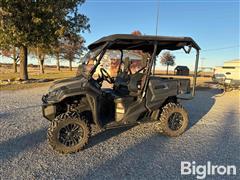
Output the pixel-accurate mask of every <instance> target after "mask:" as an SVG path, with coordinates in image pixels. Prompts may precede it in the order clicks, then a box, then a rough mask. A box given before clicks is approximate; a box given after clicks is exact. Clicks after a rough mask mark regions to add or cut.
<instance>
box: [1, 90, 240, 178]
mask: <svg viewBox="0 0 240 180" xmlns="http://www.w3.org/2000/svg"><path fill="white" fill-rule="evenodd" d="M45 91H46V87H41V88H37V89H28V90H20V91H0V165H1V166H0V179H51V178H54V179H186V178H189V179H193V178H195V176H191V175H189V176H181V175H180V163H181V161H190V162H192V161H196V164H206V163H207V161H211V162H212V164H217V165H236V166H238V167H240V151H239V147H240V146H239V145H240V123H239V121H240V120H239V117H240V112H239V107H240V106H239V105H240V104H239V103H240V102H239V95H240V93H239V91H232V92H229V93H226V94H225V95H224V96H221V97H216V96H218V93H219V92H218V91H217V90H205V91H198V92H197V96H196V98H195V99H194V100H191V101H185V102H183V105H184V107H185V108H186V109H187V110H188V111H189V114H190V121H191V122H190V128H189V130H188V131H187V132H186V133H184V134H183V135H182V136H180V137H177V138H168V137H165V136H162V135H159V134H158V133H157V131H156V129H155V128H154V124H151V123H149V124H142V125H139V126H135V127H133V128H121V129H117V130H116V129H115V130H110V131H105V132H101V133H99V134H96V132H94V134H93V137H92V139H91V140H90V143H89V145H88V146H87V148H86V149H85V150H84V151H82V152H79V153H76V154H71V155H60V154H58V153H56V152H54V151H53V150H51V148H50V147H49V146H48V144H47V141H46V129H47V126H48V121H47V120H45V119H44V118H42V115H41V107H40V106H39V105H40V103H41V96H42V94H43V93H44V92H45ZM209 178H210V179H240V171H238V173H237V176H221V177H218V176H209Z"/></svg>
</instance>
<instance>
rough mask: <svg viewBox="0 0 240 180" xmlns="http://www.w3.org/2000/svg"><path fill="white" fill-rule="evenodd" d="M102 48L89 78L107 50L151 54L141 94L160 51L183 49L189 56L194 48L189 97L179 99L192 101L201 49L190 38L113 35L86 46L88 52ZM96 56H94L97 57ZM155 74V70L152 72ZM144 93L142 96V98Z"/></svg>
mask: <svg viewBox="0 0 240 180" xmlns="http://www.w3.org/2000/svg"><path fill="white" fill-rule="evenodd" d="M99 47H101V48H102V51H100V54H98V55H99V58H98V60H97V63H96V65H95V67H94V68H93V69H92V70H91V72H90V74H89V76H92V75H93V73H94V72H95V70H96V67H97V66H98V65H99V64H100V61H101V58H102V57H103V55H104V53H105V51H106V50H107V49H111V50H123V49H124V50H139V49H141V50H142V51H143V52H147V53H149V54H151V55H152V56H151V59H150V61H149V63H148V64H147V79H146V81H145V84H144V87H143V92H146V91H145V89H146V88H147V85H148V81H149V76H150V74H151V70H152V68H154V69H155V66H154V67H153V64H154V62H155V60H156V56H157V55H158V54H159V53H160V52H161V51H162V50H179V49H183V50H184V52H185V53H187V54H189V53H190V51H191V49H192V48H194V49H195V50H196V60H195V66H194V76H193V83H192V91H191V96H190V97H183V96H182V97H179V98H181V99H192V98H193V97H194V96H195V88H196V80H197V70H198V62H199V53H200V50H201V48H200V47H199V46H198V44H197V43H196V42H195V41H194V40H193V39H192V38H191V37H172V36H149V35H147V36H146V35H141V36H136V35H130V34H114V35H110V36H106V37H103V38H101V39H99V40H97V41H95V42H94V43H92V44H90V45H89V46H88V48H89V50H93V49H95V48H99ZM98 55H96V56H98ZM153 72H155V70H154V71H153ZM144 95H145V93H143V94H142V97H144Z"/></svg>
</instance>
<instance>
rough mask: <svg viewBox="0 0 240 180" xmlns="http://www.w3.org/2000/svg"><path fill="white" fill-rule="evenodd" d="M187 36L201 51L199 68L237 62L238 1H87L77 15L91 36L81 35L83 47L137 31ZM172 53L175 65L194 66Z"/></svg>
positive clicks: (189, 59) (185, 57)
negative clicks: (84, 19)
mask: <svg viewBox="0 0 240 180" xmlns="http://www.w3.org/2000/svg"><path fill="white" fill-rule="evenodd" d="M158 6H159V22H158V35H163V36H165V35H166V36H190V37H192V38H193V39H194V40H195V41H196V42H197V43H198V44H199V46H200V47H201V49H202V51H201V52H200V62H199V66H210V67H215V66H221V65H223V62H224V61H227V60H232V59H238V58H239V48H240V47H239V6H240V2H239V1H238V0H234V1H231V0H225V1H211V0H195V1H193V0H191V1H187V0H179V1H176V0H168V1H167V0H165V1H164V0H160V1H151V0H148V1H146V0H145V1H144V0H143V1H141V0H128V1H127V0H116V1H114V0H109V1H108V0H87V1H86V3H85V4H83V5H82V6H81V7H80V8H79V11H80V12H82V13H83V14H85V15H87V16H88V17H89V19H90V21H89V22H90V25H91V33H85V34H83V36H84V38H85V40H86V45H88V44H90V43H91V42H94V41H95V40H97V39H99V38H101V37H102V36H106V35H110V34H118V33H131V32H132V31H134V30H139V31H141V32H142V33H143V34H146V35H155V33H156V22H157V8H158ZM182 52H183V51H181V52H176V53H174V52H173V54H174V55H175V56H176V64H181V65H188V66H190V67H191V68H192V67H193V64H194V58H195V54H194V53H195V52H192V53H191V54H190V55H185V54H184V53H182Z"/></svg>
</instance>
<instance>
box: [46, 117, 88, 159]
mask: <svg viewBox="0 0 240 180" xmlns="http://www.w3.org/2000/svg"><path fill="white" fill-rule="evenodd" d="M69 129H70V130H69ZM68 130H69V131H68ZM80 130H81V131H80ZM72 132H73V133H75V134H73V135H72V134H70V133H72ZM47 135H48V142H49V145H50V146H51V147H52V148H53V149H54V150H55V151H57V152H59V153H61V154H68V153H75V152H78V151H80V150H82V149H83V148H84V147H85V145H87V143H88V139H89V137H90V135H91V126H90V124H89V122H88V120H87V119H86V117H85V116H82V115H79V114H77V113H64V114H61V115H59V116H57V117H56V119H54V120H53V121H52V122H51V124H50V126H49V128H48V134H47ZM78 135H79V136H78ZM69 137H71V138H73V137H74V139H73V141H70V140H69V139H70V138H69ZM80 137H81V138H80ZM64 138H65V140H64ZM66 139H67V140H66ZM76 139H77V140H76ZM70 142H72V143H70Z"/></svg>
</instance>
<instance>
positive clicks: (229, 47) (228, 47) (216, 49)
mask: <svg viewBox="0 0 240 180" xmlns="http://www.w3.org/2000/svg"><path fill="white" fill-rule="evenodd" d="M239 46H240V45H235V46H227V47H221V48H215V49H203V50H202V51H218V50H223V49H232V48H236V47H239Z"/></svg>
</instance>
